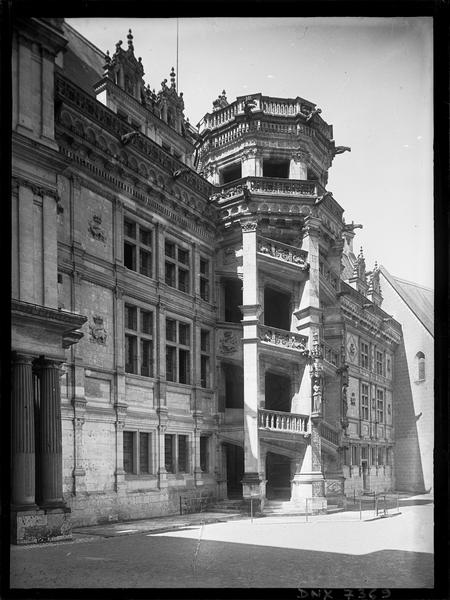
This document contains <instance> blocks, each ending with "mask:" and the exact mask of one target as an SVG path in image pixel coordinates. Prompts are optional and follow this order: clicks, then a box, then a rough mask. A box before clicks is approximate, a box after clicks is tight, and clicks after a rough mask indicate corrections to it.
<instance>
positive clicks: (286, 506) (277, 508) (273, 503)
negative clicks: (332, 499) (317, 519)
mask: <svg viewBox="0 0 450 600" xmlns="http://www.w3.org/2000/svg"><path fill="white" fill-rule="evenodd" d="M342 510H343V508H341V507H340V506H338V505H337V504H328V505H327V507H326V508H325V507H324V508H323V510H322V509H320V508H318V507H314V509H313V514H330V513H335V512H341V511H342ZM264 514H265V515H266V516H268V517H276V516H280V517H282V516H290V517H294V516H302V515H305V514H306V512H305V507H304V505H301V504H298V503H295V502H292V501H290V500H289V501H281V500H266V502H265V503H264ZM308 514H311V509H310V510H309V511H308Z"/></svg>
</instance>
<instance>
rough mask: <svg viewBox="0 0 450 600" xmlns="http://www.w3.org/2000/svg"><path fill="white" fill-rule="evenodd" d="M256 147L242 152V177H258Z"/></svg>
mask: <svg viewBox="0 0 450 600" xmlns="http://www.w3.org/2000/svg"><path fill="white" fill-rule="evenodd" d="M256 154H257V151H256V148H248V149H247V150H244V152H243V153H242V177H256Z"/></svg>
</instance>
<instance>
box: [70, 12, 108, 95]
mask: <svg viewBox="0 0 450 600" xmlns="http://www.w3.org/2000/svg"><path fill="white" fill-rule="evenodd" d="M62 27H63V33H64V36H65V37H66V39H67V40H68V42H69V43H68V44H67V46H66V51H65V52H64V70H63V71H62V72H63V73H64V77H66V78H67V79H69V80H70V81H72V82H73V83H74V84H75V85H77V86H78V87H80V88H82V89H83V90H85V91H86V92H88V93H89V94H90V95H91V96H95V93H94V84H95V83H97V82H98V81H99V80H100V79H101V78H102V76H103V65H104V64H105V54H104V52H102V51H101V50H99V49H98V48H97V47H96V46H94V44H93V43H92V42H90V41H89V40H87V39H86V38H85V37H83V36H82V35H81V33H78V31H76V30H75V29H74V28H73V27H71V26H70V25H69V24H68V23H66V22H64V23H63V26H62Z"/></svg>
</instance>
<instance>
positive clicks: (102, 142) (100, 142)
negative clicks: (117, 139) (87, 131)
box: [97, 135, 108, 150]
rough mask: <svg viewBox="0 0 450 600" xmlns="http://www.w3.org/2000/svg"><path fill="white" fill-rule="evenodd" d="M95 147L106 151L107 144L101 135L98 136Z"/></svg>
mask: <svg viewBox="0 0 450 600" xmlns="http://www.w3.org/2000/svg"><path fill="white" fill-rule="evenodd" d="M97 146H98V147H99V148H101V149H102V150H106V149H107V148H108V144H107V143H106V140H105V138H104V137H103V136H102V135H99V136H98V138H97Z"/></svg>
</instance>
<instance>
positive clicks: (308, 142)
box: [12, 19, 402, 543]
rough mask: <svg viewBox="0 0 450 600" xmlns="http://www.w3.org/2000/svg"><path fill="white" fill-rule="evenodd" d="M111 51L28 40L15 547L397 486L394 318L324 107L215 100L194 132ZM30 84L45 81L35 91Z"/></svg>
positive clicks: (36, 22) (45, 36) (22, 115)
mask: <svg viewBox="0 0 450 600" xmlns="http://www.w3.org/2000/svg"><path fill="white" fill-rule="evenodd" d="M143 75H144V67H143V64H142V61H141V59H140V58H136V56H135V52H134V40H133V36H132V33H131V31H130V32H129V33H128V36H127V44H126V48H124V44H123V43H122V42H118V44H117V45H116V48H115V51H114V52H113V53H112V54H111V55H109V54H108V55H106V56H104V55H103V54H102V53H100V51H99V50H98V49H97V48H95V47H94V46H93V45H92V44H90V43H89V42H88V41H87V40H85V39H84V38H82V37H81V36H80V35H79V34H78V33H77V32H76V31H74V30H73V29H72V28H70V27H69V26H68V25H67V24H65V23H64V22H63V21H62V20H60V19H29V20H22V21H17V23H16V28H15V32H14V38H13V90H14V94H13V122H12V129H13V173H12V177H13V179H12V181H13V186H12V218H13V228H12V234H13V235H12V242H13V246H12V260H13V269H12V271H13V284H12V290H13V294H12V296H13V299H12V350H13V365H12V373H13V375H12V417H13V432H12V467H13V468H12V473H13V479H12V515H13V523H12V524H13V531H12V538H13V541H15V542H17V543H23V542H30V541H37V540H41V539H64V538H65V537H67V536H70V529H71V527H72V526H74V525H86V524H94V523H100V522H105V521H114V520H122V519H132V518H140V517H150V516H160V515H164V514H170V513H175V512H177V511H179V510H180V506H184V505H189V503H191V504H192V505H195V503H196V502H197V501H198V499H199V498H200V497H202V498H203V499H205V498H210V499H215V500H220V499H225V498H242V501H243V503H245V502H247V501H248V500H249V499H250V498H252V499H253V500H254V502H256V503H257V504H258V505H259V508H260V510H264V503H265V501H266V499H267V498H269V499H270V498H280V497H284V498H286V499H288V500H291V502H292V503H294V504H295V505H297V506H300V507H302V506H305V504H306V502H309V503H310V506H312V507H314V506H317V507H324V506H326V504H327V502H328V503H338V502H339V501H340V499H342V498H343V496H344V495H346V494H347V495H348V494H353V493H354V492H355V493H360V492H361V491H364V490H366V491H367V490H370V491H385V490H392V489H394V488H395V472H394V464H395V463H394V453H395V430H394V426H395V422H394V414H395V398H396V391H395V385H396V384H395V378H394V372H395V370H394V365H395V361H396V350H397V348H398V346H399V344H400V343H401V341H402V329H401V326H400V324H399V323H398V322H397V321H395V320H394V319H393V318H392V317H391V316H390V315H388V314H387V313H386V312H385V311H384V310H383V309H382V308H381V305H382V292H381V288H380V271H379V269H378V267H377V266H376V265H375V267H374V268H373V269H372V270H370V271H367V270H366V265H365V260H364V256H363V253H362V251H361V252H360V253H359V254H358V255H357V256H356V255H355V254H354V252H353V238H354V236H355V229H356V228H357V227H360V226H359V225H355V224H353V223H352V224H346V223H345V220H344V218H343V212H344V210H343V208H342V207H341V206H340V204H339V203H338V202H337V201H336V200H335V199H334V198H333V195H332V193H331V192H330V191H328V190H327V189H326V185H327V178H328V175H327V173H328V169H329V168H330V167H331V165H332V162H333V160H334V158H335V156H336V155H339V154H342V153H343V152H345V151H346V150H349V149H348V148H345V147H341V146H336V145H335V142H334V139H333V130H332V126H331V125H328V124H327V123H326V122H325V121H324V120H323V118H322V116H321V110H320V109H319V108H318V107H317V106H316V105H315V104H313V103H311V102H309V101H307V100H304V99H303V98H300V97H297V98H295V99H282V98H272V97H267V96H264V95H262V94H251V95H248V96H245V97H238V98H237V99H236V100H234V101H232V102H229V101H228V99H227V97H226V94H225V92H223V93H222V94H221V95H220V96H219V97H218V99H217V100H215V101H214V103H213V110H212V111H211V112H210V113H207V114H206V115H205V117H204V118H203V119H202V121H201V122H200V124H199V127H198V128H194V127H193V126H192V125H190V123H189V121H188V120H187V119H186V118H185V116H184V100H183V96H182V94H181V93H180V92H179V91H178V90H177V88H176V75H175V73H174V71H173V69H172V71H171V72H170V74H169V78H168V80H164V81H163V82H162V84H161V87H160V89H159V90H158V91H157V92H156V91H155V90H151V89H150V86H148V85H145V84H144V79H143ZM30 90H31V91H32V93H31V94H30Z"/></svg>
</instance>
